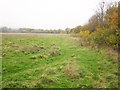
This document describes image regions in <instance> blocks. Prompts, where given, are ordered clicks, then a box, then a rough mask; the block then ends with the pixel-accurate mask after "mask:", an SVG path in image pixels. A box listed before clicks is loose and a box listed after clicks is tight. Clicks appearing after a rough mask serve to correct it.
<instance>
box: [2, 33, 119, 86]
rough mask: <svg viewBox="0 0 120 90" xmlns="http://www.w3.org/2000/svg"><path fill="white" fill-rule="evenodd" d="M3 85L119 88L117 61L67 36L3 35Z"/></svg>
mask: <svg viewBox="0 0 120 90" xmlns="http://www.w3.org/2000/svg"><path fill="white" fill-rule="evenodd" d="M2 46H3V51H2V52H3V53H2V54H3V59H2V87H3V88H25V87H27V88H106V87H107V88H117V87H118V70H117V69H118V65H117V60H115V59H114V58H113V57H111V56H108V55H106V54H105V52H103V51H100V50H95V49H90V48H87V47H80V46H79V45H78V43H77V42H76V41H75V40H73V39H72V38H71V37H70V36H68V35H39V34H36V35H34V34H30V35H28V34H26V35H3V44H2Z"/></svg>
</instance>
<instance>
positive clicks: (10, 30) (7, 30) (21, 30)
mask: <svg viewBox="0 0 120 90" xmlns="http://www.w3.org/2000/svg"><path fill="white" fill-rule="evenodd" d="M0 32H2V33H55V34H61V33H66V32H65V30H62V29H58V30H44V29H32V28H19V29H13V28H8V27H1V28H0Z"/></svg>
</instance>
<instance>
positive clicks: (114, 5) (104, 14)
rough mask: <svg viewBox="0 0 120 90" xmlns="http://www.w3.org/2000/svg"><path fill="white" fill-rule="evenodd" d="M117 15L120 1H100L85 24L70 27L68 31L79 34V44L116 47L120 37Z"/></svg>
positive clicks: (119, 11) (119, 10)
mask: <svg viewBox="0 0 120 90" xmlns="http://www.w3.org/2000/svg"><path fill="white" fill-rule="evenodd" d="M118 13H119V14H118ZM118 15H119V16H118ZM118 17H120V3H119V4H118V2H111V3H106V2H101V3H99V7H98V8H97V10H96V11H95V14H94V15H93V16H92V17H91V18H90V19H89V21H88V23H87V24H85V25H83V26H77V27H75V28H72V29H71V30H70V31H69V33H72V35H74V36H79V37H80V40H81V41H80V42H81V45H90V46H95V47H96V46H97V47H100V46H109V47H112V48H114V49H117V47H118V44H119V38H120V19H119V18H118Z"/></svg>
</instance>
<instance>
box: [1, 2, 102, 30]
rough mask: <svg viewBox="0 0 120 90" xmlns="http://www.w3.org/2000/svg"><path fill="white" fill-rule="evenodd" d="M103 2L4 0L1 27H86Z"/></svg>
mask: <svg viewBox="0 0 120 90" xmlns="http://www.w3.org/2000/svg"><path fill="white" fill-rule="evenodd" d="M100 1H101V0H0V27H2V26H8V27H11V28H20V27H21V28H22V27H28V28H41V29H59V28H61V29H65V28H73V27H75V26H77V25H83V24H85V23H86V22H87V21H88V19H89V18H90V17H91V16H92V15H93V14H94V9H95V8H96V6H97V5H98V3H99V2H100Z"/></svg>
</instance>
